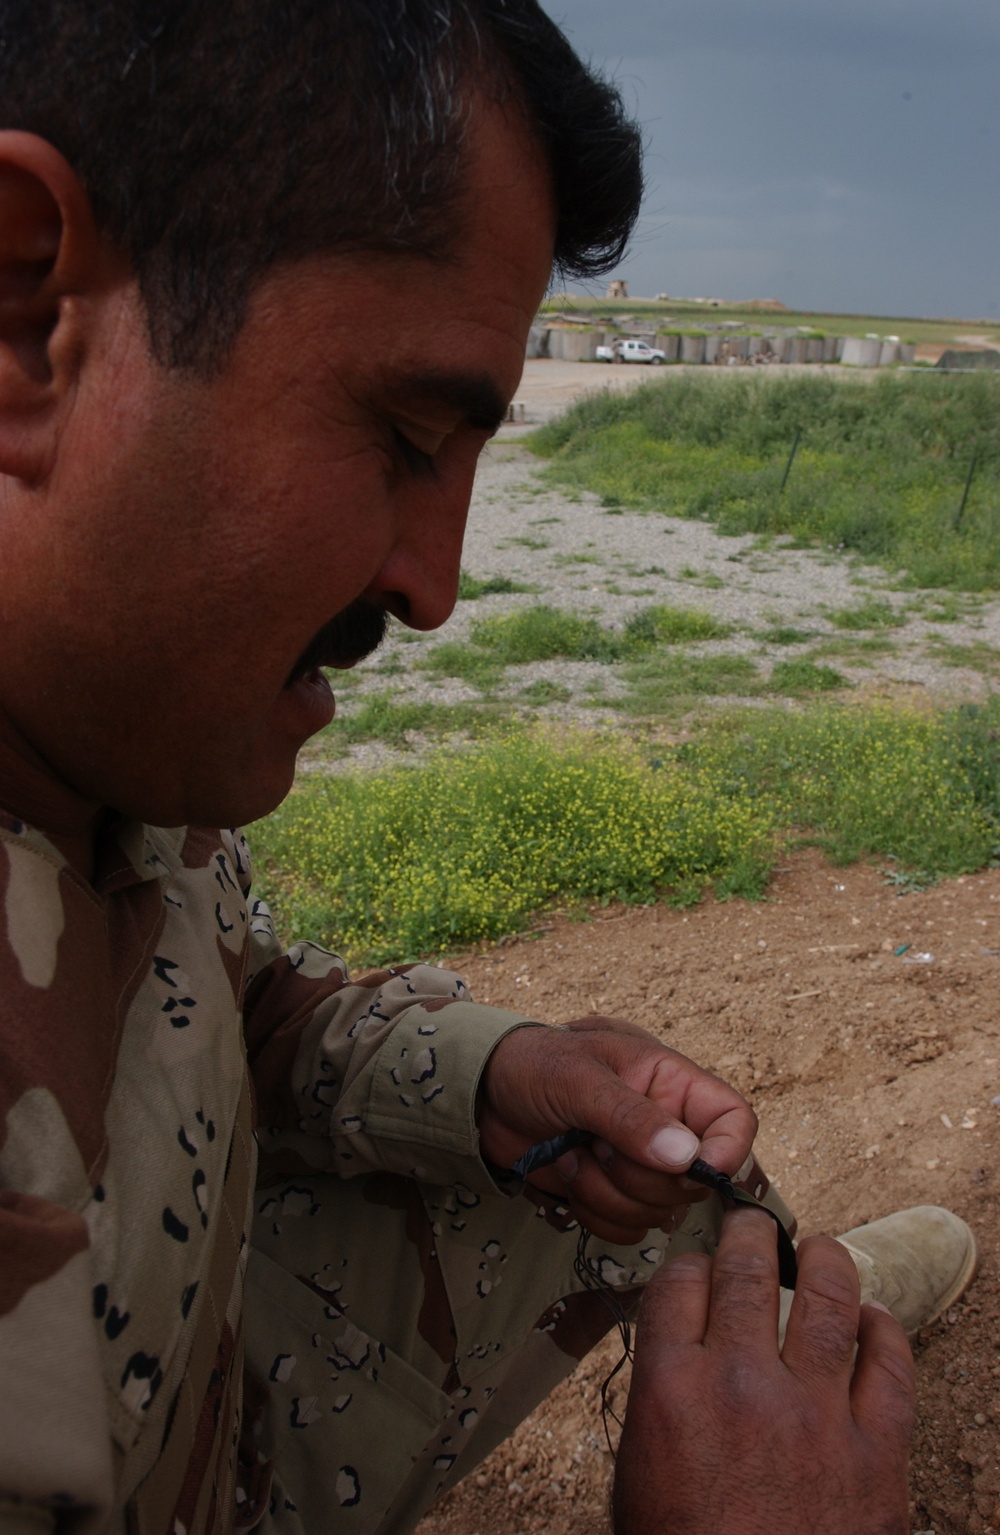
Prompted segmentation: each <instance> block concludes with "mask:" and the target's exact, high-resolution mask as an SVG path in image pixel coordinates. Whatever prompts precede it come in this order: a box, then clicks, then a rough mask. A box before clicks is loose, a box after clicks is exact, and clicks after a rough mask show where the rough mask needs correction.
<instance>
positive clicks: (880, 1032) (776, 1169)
mask: <svg viewBox="0 0 1000 1535" xmlns="http://www.w3.org/2000/svg"><path fill="white" fill-rule="evenodd" d="M998 918H1000V871H998V870H990V871H987V872H986V873H983V874H978V875H974V876H969V877H966V878H964V879H959V880H956V881H952V882H950V883H948V884H942V885H940V886H937V887H935V888H933V889H931V890H927V891H924V892H920V893H909V894H905V895H901V894H900V893H899V891H898V890H897V889H896V888H894V887H892V886H891V885H889V884H888V883H887V882H886V879H885V877H884V876H883V875H882V874H881V873H880V872H879V871H878V870H877V869H875V868H865V867H860V868H850V869H846V870H841V869H831V868H830V867H828V866H827V865H826V864H824V863H823V861H822V860H821V859H820V858H819V856H818V855H816V854H813V853H804V854H799V855H796V856H795V857H794V858H792V859H790V860H789V863H788V866H787V867H785V868H783V869H782V870H780V871H779V872H778V874H777V876H776V878H775V881H774V885H773V887H772V890H771V892H770V898H769V899H768V900H767V901H765V902H762V903H761V904H759V905H753V906H751V905H747V904H745V903H743V902H731V903H727V904H720V903H716V902H712V901H708V902H706V903H704V904H703V905H701V906H699V907H697V908H695V909H694V910H691V911H687V912H679V911H673V910H670V909H668V908H666V907H651V908H644V909H641V910H636V909H612V910H607V911H599V912H596V913H594V920H593V921H590V922H587V923H580V922H573V921H570V920H568V919H566V918H555V919H552V920H551V921H549V920H546V921H545V922H544V923H542V924H541V925H540V927H539V930H538V931H537V932H536V933H535V934H534V935H532V936H531V937H530V938H522V939H518V940H516V941H514V942H511V943H508V944H506V945H501V946H499V947H496V948H493V949H489V950H484V951H482V952H479V953H476V954H474V955H471V956H470V955H466V956H463V957H461V958H460V959H459V960H458V961H455V962H454V963H456V965H457V967H458V968H459V969H460V970H461V972H462V973H463V974H464V975H465V976H466V978H467V979H468V981H469V983H470V985H471V987H472V989H473V993H474V994H475V995H476V996H477V998H478V999H479V1000H480V1001H483V1002H491V1003H494V1004H497V1005H500V1006H513V1007H517V1008H520V1009H522V1010H524V1011H527V1012H530V1013H537V1015H538V1017H539V1018H542V1019H545V1020H552V1021H558V1020H560V1019H564V1018H570V1017H574V1016H578V1015H580V1014H583V1013H588V1012H601V1013H609V1014H612V1015H619V1016H622V1017H627V1018H632V1019H635V1020H636V1021H637V1022H639V1023H641V1024H643V1025H644V1026H645V1027H646V1028H648V1029H651V1030H653V1031H654V1032H656V1033H657V1034H659V1035H660V1036H661V1037H662V1038H663V1039H664V1040H666V1041H667V1042H668V1043H669V1044H671V1045H672V1046H674V1047H676V1048H677V1049H679V1050H682V1051H684V1053H685V1054H687V1055H690V1056H692V1057H693V1058H694V1059H696V1060H698V1061H701V1062H702V1063H704V1064H705V1065H708V1066H711V1067H713V1068H714V1069H716V1070H718V1071H719V1073H720V1074H721V1075H723V1076H725V1077H727V1078H728V1079H729V1080H730V1081H731V1082H733V1083H735V1085H736V1086H738V1087H739V1088H740V1089H741V1090H742V1091H743V1092H744V1093H746V1094H747V1095H748V1096H749V1097H750V1098H751V1100H752V1102H753V1104H754V1107H755V1109H756V1110H757V1113H758V1115H759V1116H760V1122H761V1128H760V1134H759V1137H758V1141H757V1146H758V1152H759V1155H760V1156H761V1159H762V1161H763V1162H764V1165H765V1166H766V1167H767V1168H768V1170H769V1171H770V1173H771V1175H772V1177H773V1178H774V1179H775V1181H777V1182H778V1183H779V1185H780V1187H781V1189H782V1192H783V1193H784V1195H785V1197H786V1198H787V1199H788V1201H789V1203H790V1204H791V1205H792V1207H793V1208H794V1209H795V1211H796V1213H797V1215H798V1217H799V1230H800V1234H801V1235H803V1236H804V1235H807V1234H808V1233H809V1232H813V1231H828V1232H834V1233H836V1232H838V1231H843V1230H845V1229H847V1228H849V1227H850V1226H853V1225H857V1224H859V1223H861V1222H864V1221H867V1220H873V1219H876V1218H877V1217H878V1216H881V1215H885V1214H887V1213H888V1212H889V1211H891V1210H894V1209H900V1208H903V1207H905V1206H907V1205H915V1204H943V1205H947V1206H949V1207H950V1208H951V1209H953V1210H956V1211H957V1212H958V1213H959V1214H960V1215H962V1216H964V1218H965V1219H966V1220H967V1221H969V1222H970V1224H971V1225H972V1227H973V1230H974V1231H975V1232H976V1234H977V1237H978V1240H979V1242H980V1248H981V1269H980V1274H979V1277H978V1278H977V1280H976V1282H975V1284H974V1285H973V1287H972V1289H971V1290H970V1291H969V1292H968V1295H967V1296H966V1297H965V1299H964V1300H963V1301H962V1302H961V1303H960V1304H959V1305H958V1306H956V1307H955V1308H954V1310H953V1311H951V1312H950V1313H949V1314H948V1316H947V1317H946V1318H944V1319H943V1320H942V1321H941V1322H940V1323H939V1324H938V1325H936V1326H935V1327H932V1328H930V1329H928V1330H927V1331H926V1333H925V1334H924V1335H922V1336H921V1337H920V1338H919V1339H918V1341H917V1344H916V1355H917V1368H918V1375H919V1386H920V1420H919V1428H918V1433H917V1439H916V1443H915V1446H914V1457H913V1475H912V1490H913V1500H914V1501H913V1527H914V1529H915V1530H921V1531H922V1530H929V1529H933V1530H934V1531H935V1532H936V1535H980V1532H983V1531H987V1530H996V1529H1000V1467H998V1458H997V1447H998V1428H1000V1328H998V1326H997V1316H998V1311H1000V1294H998V1279H997V1274H998V1264H997V1257H998V1249H1000V1222H998V1218H997V1216H998V1211H997V1206H998V1201H1000V1173H998V1169H997V1150H998V1147H1000V1108H998V1107H997V1106H995V1105H994V1104H993V1102H992V1100H993V1099H994V1098H996V1097H997V1096H998V1095H1000V1038H998V1028H997V1020H996V1011H997V1007H996V997H997V981H998V977H1000V927H998ZM616 1357H617V1356H616V1351H615V1350H614V1348H613V1347H612V1346H611V1345H610V1344H609V1345H606V1346H605V1348H604V1349H603V1351H601V1352H600V1354H599V1355H595V1356H593V1357H592V1358H591V1359H590V1360H588V1361H585V1363H584V1364H583V1365H582V1366H581V1368H580V1369H579V1370H578V1371H577V1372H576V1374H575V1375H574V1376H573V1377H572V1378H571V1379H570V1380H569V1381H568V1382H566V1384H565V1385H564V1386H563V1387H561V1388H560V1390H559V1391H557V1392H556V1393H555V1394H554V1395H553V1397H551V1398H550V1400H549V1401H548V1402H547V1403H545V1404H544V1405H543V1407H542V1408H540V1409H539V1410H538V1412H537V1413H535V1414H534V1416H533V1418H531V1419H530V1420H529V1421H528V1422H527V1423H526V1424H524V1425H523V1426H522V1427H521V1429H520V1430H519V1431H518V1433H517V1434H516V1435H515V1436H514V1437H513V1439H512V1440H511V1441H509V1442H508V1444H507V1445H504V1446H502V1447H501V1449H500V1450H499V1451H497V1453H496V1454H495V1455H494V1456H492V1457H491V1459H490V1460H489V1461H487V1462H486V1463H485V1465H484V1466H483V1467H482V1468H481V1469H480V1473H479V1475H478V1476H474V1477H472V1478H470V1479H469V1481H468V1482H467V1483H465V1484H463V1486H461V1487H459V1488H458V1489H457V1490H456V1491H455V1492H454V1493H452V1494H451V1495H450V1496H449V1497H448V1498H446V1499H445V1500H444V1501H443V1502H442V1504H441V1505H440V1506H439V1507H438V1509H436V1510H435V1511H434V1512H432V1513H431V1514H430V1515H429V1516H428V1517H427V1519H426V1520H425V1521H424V1522H423V1523H422V1525H421V1526H420V1535H527V1532H529V1531H543V1530H544V1531H545V1532H547V1535H591V1532H594V1535H596V1532H599V1531H605V1530H606V1529H607V1527H608V1526H607V1514H606V1508H607V1488H608V1478H609V1473H610V1466H611V1459H610V1456H609V1454H608V1453H607V1449H606V1446H605V1445H604V1437H603V1430H602V1426H601V1417H600V1408H599V1386H600V1382H601V1380H602V1379H603V1378H604V1376H605V1375H606V1374H607V1373H608V1371H609V1369H610V1367H611V1364H612V1363H613V1361H614V1359H615V1358H616ZM619 1381H621V1382H623V1383H622V1384H621V1385H620V1386H618V1387H617V1390H616V1393H615V1394H616V1397H617V1402H618V1406H619V1408H620V1407H621V1406H622V1405H623V1403H624V1399H625V1393H626V1390H627V1384H626V1383H625V1382H626V1381H627V1377H624V1376H623V1377H619Z"/></svg>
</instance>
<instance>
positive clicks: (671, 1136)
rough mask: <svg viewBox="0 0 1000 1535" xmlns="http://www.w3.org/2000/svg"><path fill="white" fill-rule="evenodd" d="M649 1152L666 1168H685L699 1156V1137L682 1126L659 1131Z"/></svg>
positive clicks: (651, 1142) (650, 1145) (651, 1143)
mask: <svg viewBox="0 0 1000 1535" xmlns="http://www.w3.org/2000/svg"><path fill="white" fill-rule="evenodd" d="M649 1150H650V1153H651V1154H652V1155H653V1156H654V1157H655V1158H656V1160H657V1161H658V1162H661V1163H662V1164H663V1166H664V1167H685V1166H686V1165H687V1164H688V1163H689V1162H693V1161H694V1158H695V1157H696V1156H697V1154H698V1137H697V1136H696V1135H692V1133H691V1131H690V1130H685V1129H684V1128H683V1127H682V1126H680V1125H678V1126H677V1128H676V1129H670V1130H658V1131H657V1132H656V1134H655V1135H654V1136H653V1139H652V1140H651V1141H650V1143H649Z"/></svg>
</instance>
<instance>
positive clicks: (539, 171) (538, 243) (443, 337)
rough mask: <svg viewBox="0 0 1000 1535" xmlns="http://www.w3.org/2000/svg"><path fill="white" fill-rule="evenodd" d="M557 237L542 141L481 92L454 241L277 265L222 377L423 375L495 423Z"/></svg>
mask: <svg viewBox="0 0 1000 1535" xmlns="http://www.w3.org/2000/svg"><path fill="white" fill-rule="evenodd" d="M554 239H555V210H554V199H553V195H552V190H551V178H550V174H549V170H548V166H547V163H546V160H545V157H544V155H543V153H542V151H541V150H540V148H539V147H538V145H537V144H536V143H535V141H534V140H533V138H532V137H531V135H530V134H529V132H528V130H527V128H526V127H525V125H524V123H523V121H522V119H521V117H520V115H519V113H518V112H517V111H516V110H515V109H514V108H511V109H510V110H509V111H503V110H501V109H500V108H499V107H496V106H494V105H493V104H492V103H489V102H486V101H478V102H477V103H475V104H474V105H473V107H472V108H470V117H469V137H468V149H467V153H466V164H465V169H464V175H463V185H462V193H461V197H460V201H459V206H458V218H457V232H456V233H455V235H454V237H453V238H452V240H451V242H450V244H449V246H448V247H447V248H446V249H445V250H443V251H442V252H440V253H435V254H432V255H425V254H416V253H392V254H387V253H383V252H365V251H351V252H338V251H333V252H325V253H323V254H320V255H316V256H310V257H305V258H303V259H301V260H298V261H295V262H292V263H290V264H288V265H287V266H285V267H283V268H280V269H278V270H276V271H275V272H273V273H272V274H271V275H270V276H269V277H268V278H266V279H265V280H264V282H263V283H262V284H261V285H260V287H259V288H258V289H257V290H256V291H255V293H254V295H253V296H252V298H251V302H250V308H249V314H248V318H247V322H246V324H245V325H244V327H243V330H242V331H241V333H240V334H239V335H238V337H237V340H236V345H235V348H234V353H233V357H232V359H231V366H229V367H227V368H226V369H225V375H226V377H225V378H224V379H220V384H221V385H222V389H223V391H224V392H225V391H227V388H231V390H232V392H233V393H234V394H240V395H242V396H243V402H244V404H246V403H247V395H248V394H250V395H256V394H258V393H259V394H260V396H261V403H262V405H263V404H264V403H265V402H266V400H267V398H268V396H270V397H271V398H272V399H273V396H274V392H275V391H286V390H288V389H291V390H297V389H299V388H300V387H303V386H304V387H307V388H308V382H309V380H313V381H318V383H319V384H320V386H321V388H322V389H329V388H333V389H334V390H335V391H342V390H349V391H350V390H357V391H363V392H366V393H367V392H370V391H371V390H372V389H373V388H379V389H380V390H382V389H391V390H395V391H398V390H401V389H404V388H407V387H408V386H409V385H410V384H411V383H415V382H417V381H422V382H423V384H424V385H425V386H426V388H425V390H424V392H425V393H427V394H428V397H431V396H436V398H437V400H438V401H439V402H440V403H442V404H445V405H447V404H448V403H449V402H448V399H447V396H448V393H449V391H452V392H453V393H454V392H456V391H457V393H459V394H460V395H461V396H462V400H461V404H462V407H463V408H462V414H463V415H464V416H465V417H466V418H468V419H476V420H481V421H482V422H483V424H487V423H495V418H496V416H497V414H498V411H499V412H500V413H502V411H503V409H504V408H505V407H506V403H507V401H508V400H509V399H510V397H511V395H512V394H513V391H514V390H515V389H516V387H517V384H518V382H519V379H520V376H521V370H522V368H523V362H524V343H525V338H526V336H527V332H528V328H529V326H530V325H531V322H532V320H533V318H534V316H535V314H536V312H537V309H538V305H539V303H540V301H541V299H542V297H543V295H544V292H545V288H546V286H547V283H548V279H549V275H550V271H551V263H552V252H553V245H554ZM324 380H325V383H324ZM456 380H457V383H456Z"/></svg>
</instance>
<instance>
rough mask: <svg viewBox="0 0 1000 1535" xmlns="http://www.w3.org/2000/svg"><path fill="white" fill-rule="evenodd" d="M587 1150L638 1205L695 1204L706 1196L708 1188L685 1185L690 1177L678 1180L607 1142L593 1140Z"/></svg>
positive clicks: (623, 1191) (608, 1175) (698, 1185)
mask: <svg viewBox="0 0 1000 1535" xmlns="http://www.w3.org/2000/svg"><path fill="white" fill-rule="evenodd" d="M590 1152H591V1155H592V1156H593V1157H594V1159H595V1161H596V1162H597V1163H598V1164H599V1166H600V1167H601V1168H603V1170H604V1172H605V1174H606V1175H607V1177H608V1178H609V1179H610V1180H611V1182H612V1183H613V1184H614V1185H615V1187H616V1188H617V1189H619V1190H620V1191H621V1192H622V1193H623V1194H626V1195H628V1197H629V1198H630V1199H635V1200H637V1201H638V1203H639V1204H643V1205H651V1206H664V1205H665V1206H674V1205H676V1204H678V1203H679V1202H681V1201H682V1200H683V1202H684V1203H686V1204H695V1203H697V1201H698V1200H699V1199H707V1198H708V1193H709V1191H708V1189H706V1188H704V1187H702V1186H701V1185H700V1184H697V1183H696V1184H693V1185H692V1187H691V1188H689V1187H688V1184H689V1183H690V1181H691V1180H690V1179H678V1178H677V1177H675V1176H674V1175H673V1174H672V1173H661V1172H657V1171H656V1169H655V1168H652V1167H646V1166H644V1165H643V1163H642V1162H634V1161H633V1160H632V1158H631V1157H630V1156H627V1155H626V1154H625V1152H623V1151H616V1149H615V1148H614V1146H610V1145H609V1144H608V1142H607V1141H602V1140H596V1141H594V1143H593V1145H592V1146H591V1148H590Z"/></svg>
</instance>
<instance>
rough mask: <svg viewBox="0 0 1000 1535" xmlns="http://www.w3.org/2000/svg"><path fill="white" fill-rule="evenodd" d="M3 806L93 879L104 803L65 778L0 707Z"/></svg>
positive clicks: (88, 878) (0, 804)
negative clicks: (44, 837) (96, 846)
mask: <svg viewBox="0 0 1000 1535" xmlns="http://www.w3.org/2000/svg"><path fill="white" fill-rule="evenodd" d="M0 808H2V809H4V810H6V811H7V813H8V814H9V815H13V816H16V817H17V819H18V820H21V821H26V822H27V823H28V825H29V826H33V827H34V828H35V829H36V831H40V832H41V833H42V834H43V835H44V836H46V837H48V839H49V841H50V842H51V843H52V844H53V845H54V846H55V847H57V848H58V849H59V851H60V853H62V855H63V857H64V858H65V859H66V860H67V861H68V863H69V864H70V866H71V867H72V868H74V869H76V871H77V872H78V873H79V874H82V875H83V877H84V879H87V880H90V879H91V878H92V875H93V869H94V849H95V845H96V839H97V832H98V828H99V826H100V822H101V819H102V816H103V814H104V810H103V807H102V806H101V805H99V804H96V803H95V802H94V801H93V800H89V799H86V798H85V797H84V796H83V795H81V794H80V793H79V792H78V791H77V790H75V789H74V788H72V787H71V785H69V784H67V783H66V782H65V781H64V780H63V779H61V778H60V777H59V776H58V774H57V773H55V772H54V771H53V769H52V768H51V767H50V766H49V764H48V763H47V762H46V761H45V759H44V757H42V756H41V755H40V754H39V753H38V752H37V751H36V750H35V749H34V747H32V746H31V745H29V743H28V742H27V741H26V740H25V739H24V737H23V736H22V735H21V734H20V732H19V731H18V730H17V728H16V727H15V726H14V724H13V723H12V721H11V720H10V719H9V718H8V717H7V716H6V714H4V712H3V710H2V709H0Z"/></svg>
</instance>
